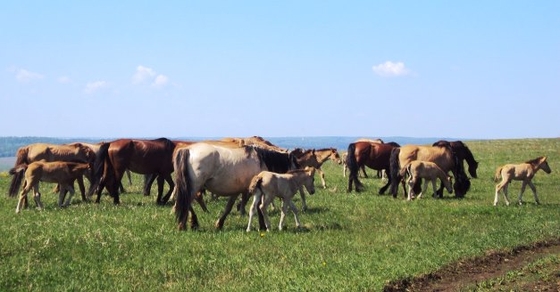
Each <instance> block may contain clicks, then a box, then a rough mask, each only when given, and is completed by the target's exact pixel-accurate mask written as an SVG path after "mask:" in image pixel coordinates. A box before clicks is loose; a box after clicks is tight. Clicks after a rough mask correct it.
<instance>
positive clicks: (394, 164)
mask: <svg viewBox="0 0 560 292" xmlns="http://www.w3.org/2000/svg"><path fill="white" fill-rule="evenodd" d="M400 153H401V148H399V147H397V148H393V150H391V157H390V158H389V165H390V174H389V175H390V176H391V194H392V195H393V197H397V191H398V190H399V182H400V181H401V179H402V176H399V171H400V166H399V154H400Z"/></svg>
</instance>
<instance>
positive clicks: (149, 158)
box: [95, 138, 175, 205]
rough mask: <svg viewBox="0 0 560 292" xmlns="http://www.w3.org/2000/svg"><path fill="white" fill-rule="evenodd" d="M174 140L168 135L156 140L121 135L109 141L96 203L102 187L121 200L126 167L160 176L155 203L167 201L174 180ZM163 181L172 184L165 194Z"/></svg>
mask: <svg viewBox="0 0 560 292" xmlns="http://www.w3.org/2000/svg"><path fill="white" fill-rule="evenodd" d="M174 150H175V144H174V143H173V142H172V141H171V140H169V139H167V138H159V139H154V140H142V139H118V140H115V141H111V142H108V143H107V147H104V151H101V153H100V155H99V156H100V158H101V159H103V161H104V164H103V165H104V168H103V176H102V180H101V182H100V184H99V187H98V188H97V199H96V201H95V202H96V203H99V202H100V199H101V191H102V190H103V187H106V188H107V190H108V191H109V194H110V195H111V196H112V197H113V202H114V203H115V204H119V203H120V198H119V186H120V185H121V179H122V177H123V175H124V173H125V171H126V170H127V169H129V170H130V171H132V172H135V173H139V174H153V175H154V176H155V177H157V182H158V196H157V199H156V203H157V204H159V205H165V204H166V203H167V201H168V200H169V198H170V197H171V193H172V191H173V188H174V187H175V183H174V182H173V179H172V178H171V173H172V172H173V163H172V157H173V151H174ZM164 181H167V183H168V184H169V190H168V192H167V193H166V195H165V196H163V189H164Z"/></svg>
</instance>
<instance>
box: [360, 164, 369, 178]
mask: <svg viewBox="0 0 560 292" xmlns="http://www.w3.org/2000/svg"><path fill="white" fill-rule="evenodd" d="M360 168H361V169H362V173H363V174H364V178H368V176H367V173H366V167H365V165H362V166H361V167H360Z"/></svg>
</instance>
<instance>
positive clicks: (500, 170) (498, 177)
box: [494, 166, 503, 182]
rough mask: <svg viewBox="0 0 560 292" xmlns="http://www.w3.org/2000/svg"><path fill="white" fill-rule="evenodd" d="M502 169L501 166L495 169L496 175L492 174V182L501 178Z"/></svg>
mask: <svg viewBox="0 0 560 292" xmlns="http://www.w3.org/2000/svg"><path fill="white" fill-rule="evenodd" d="M502 168H503V166H500V167H498V168H497V169H496V173H495V174H494V182H498V181H499V180H500V179H501V178H502Z"/></svg>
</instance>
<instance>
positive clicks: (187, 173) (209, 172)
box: [173, 142, 298, 230]
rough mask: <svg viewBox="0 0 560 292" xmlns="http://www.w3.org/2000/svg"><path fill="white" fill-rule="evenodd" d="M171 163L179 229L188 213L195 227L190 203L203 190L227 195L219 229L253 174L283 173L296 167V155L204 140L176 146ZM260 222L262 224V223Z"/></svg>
mask: <svg viewBox="0 0 560 292" xmlns="http://www.w3.org/2000/svg"><path fill="white" fill-rule="evenodd" d="M173 166H174V168H175V182H176V188H175V191H174V193H175V199H176V200H175V207H174V210H175V214H176V217H177V222H178V227H179V229H180V230H184V229H185V228H186V222H187V217H188V214H189V213H190V214H191V227H192V228H197V227H198V220H197V217H196V213H195V212H194V210H193V208H192V204H191V203H192V200H193V199H194V197H195V195H196V193H198V192H200V191H201V190H202V189H206V190H208V191H210V192H212V193H214V194H216V195H218V196H227V197H229V200H228V203H227V205H226V208H225V209H224V212H223V213H222V215H221V216H220V218H219V219H218V221H217V222H216V228H218V229H221V228H222V227H223V225H224V221H225V219H226V217H227V215H228V214H229V213H230V212H231V209H232V207H233V205H234V204H235V201H236V199H237V197H238V196H239V194H247V193H248V190H249V184H250V183H251V179H252V178H253V177H254V176H255V175H257V174H258V173H260V172H261V171H263V170H270V171H274V172H278V173H284V172H287V171H288V170H290V169H295V168H297V167H298V165H297V161H296V160H295V157H294V156H293V155H290V154H289V153H285V152H278V151H273V150H269V149H264V148H260V147H255V146H242V147H231V146H230V147H225V146H221V145H215V144H211V143H205V142H200V143H195V144H192V145H190V146H188V147H181V148H179V149H177V150H176V151H175V154H174V157H173ZM261 223H262V224H261V225H264V222H261ZM261 227H263V228H264V226H261Z"/></svg>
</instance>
